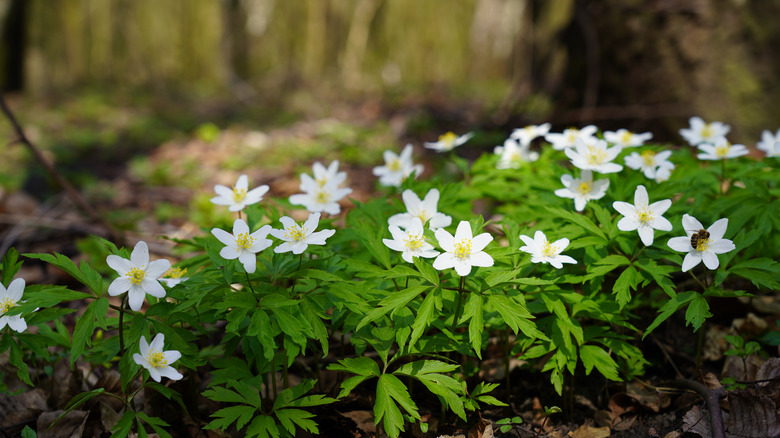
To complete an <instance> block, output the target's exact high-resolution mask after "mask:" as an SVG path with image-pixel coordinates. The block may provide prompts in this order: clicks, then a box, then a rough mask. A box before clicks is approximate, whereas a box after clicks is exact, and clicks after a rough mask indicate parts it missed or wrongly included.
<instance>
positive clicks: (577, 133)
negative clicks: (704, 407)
mask: <svg viewBox="0 0 780 438" xmlns="http://www.w3.org/2000/svg"><path fill="white" fill-rule="evenodd" d="M598 129H599V128H597V127H596V126H595V125H588V126H586V127H584V128H582V129H577V128H568V129H565V130H564V131H563V133H560V134H558V133H551V134H547V135H545V136H544V139H545V140H547V141H548V142H550V143H552V147H553V149H555V150H556V151H562V150H565V149H568V148H571V147H574V145H575V141H576V139H578V138H579V139H581V140H585V142H586V143H587V142H591V141H593V140H596V137H595V136H594V134H596V131H598Z"/></svg>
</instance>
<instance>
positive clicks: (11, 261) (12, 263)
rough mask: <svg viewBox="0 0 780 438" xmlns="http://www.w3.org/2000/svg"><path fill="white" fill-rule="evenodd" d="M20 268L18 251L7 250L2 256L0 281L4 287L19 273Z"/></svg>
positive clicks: (14, 249)
mask: <svg viewBox="0 0 780 438" xmlns="http://www.w3.org/2000/svg"><path fill="white" fill-rule="evenodd" d="M21 267H22V262H20V261H19V251H17V250H16V248H13V247H11V248H8V251H6V252H5V255H4V256H3V266H2V270H3V275H2V278H1V279H0V280H1V281H2V282H3V285H4V286H8V285H9V284H10V283H11V281H13V279H14V275H16V273H17V272H19V268H21Z"/></svg>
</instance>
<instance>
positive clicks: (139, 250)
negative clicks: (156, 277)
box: [130, 240, 149, 268]
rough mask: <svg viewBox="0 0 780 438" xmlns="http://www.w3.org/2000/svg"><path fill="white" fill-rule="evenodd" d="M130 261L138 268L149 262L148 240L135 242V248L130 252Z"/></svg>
mask: <svg viewBox="0 0 780 438" xmlns="http://www.w3.org/2000/svg"><path fill="white" fill-rule="evenodd" d="M130 262H131V263H132V264H133V266H135V267H138V268H140V267H141V266H146V265H148V264H149V246H148V245H147V244H146V242H144V241H143V240H142V241H140V242H138V243H136V244H135V248H133V252H132V253H131V254H130Z"/></svg>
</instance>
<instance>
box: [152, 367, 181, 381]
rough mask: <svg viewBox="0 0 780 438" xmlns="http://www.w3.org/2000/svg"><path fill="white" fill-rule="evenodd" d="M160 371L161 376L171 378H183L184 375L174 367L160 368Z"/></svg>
mask: <svg viewBox="0 0 780 438" xmlns="http://www.w3.org/2000/svg"><path fill="white" fill-rule="evenodd" d="M158 372H159V373H160V376H161V377H167V378H169V379H171V380H181V378H182V377H184V376H183V375H182V374H181V373H180V372H178V371H176V369H175V368H173V367H162V368H158Z"/></svg>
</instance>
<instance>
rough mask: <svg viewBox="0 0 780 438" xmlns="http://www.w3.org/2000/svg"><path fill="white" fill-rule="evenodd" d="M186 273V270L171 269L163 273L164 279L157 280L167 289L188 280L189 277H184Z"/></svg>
mask: <svg viewBox="0 0 780 438" xmlns="http://www.w3.org/2000/svg"><path fill="white" fill-rule="evenodd" d="M186 273H187V268H184V269H181V268H171V269H169V270H168V272H166V273H165V277H160V278H159V280H160V281H161V282H162V283H163V284H164V285H166V286H168V287H174V286H176V285H177V284H179V283H181V282H183V281H187V280H189V279H190V277H185V276H184V274H186Z"/></svg>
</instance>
